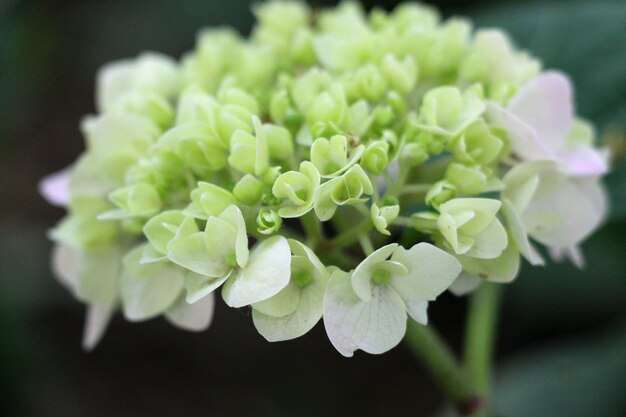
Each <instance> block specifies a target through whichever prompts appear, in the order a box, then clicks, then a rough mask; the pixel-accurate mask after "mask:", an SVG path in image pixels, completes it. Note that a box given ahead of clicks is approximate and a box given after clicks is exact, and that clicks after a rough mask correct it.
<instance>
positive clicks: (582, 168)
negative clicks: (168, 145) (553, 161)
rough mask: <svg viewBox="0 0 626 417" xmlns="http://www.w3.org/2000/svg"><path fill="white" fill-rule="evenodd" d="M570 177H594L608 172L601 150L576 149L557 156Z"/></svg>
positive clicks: (605, 159)
mask: <svg viewBox="0 0 626 417" xmlns="http://www.w3.org/2000/svg"><path fill="white" fill-rule="evenodd" d="M558 159H559V160H561V161H563V162H564V163H565V164H566V165H567V167H568V170H569V173H570V175H572V176H578V177H583V176H594V175H603V174H606V173H607V172H608V170H609V168H608V163H607V158H606V156H605V155H603V153H602V151H601V150H597V149H594V148H576V149H572V150H565V151H563V152H561V153H559V154H558Z"/></svg>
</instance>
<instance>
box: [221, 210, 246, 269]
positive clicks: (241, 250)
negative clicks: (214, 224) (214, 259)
mask: <svg viewBox="0 0 626 417" xmlns="http://www.w3.org/2000/svg"><path fill="white" fill-rule="evenodd" d="M219 217H220V219H222V220H224V221H225V222H228V223H229V224H230V225H231V226H233V227H234V228H235V229H236V230H237V236H236V238H235V254H236V255H237V265H239V266H240V267H241V268H244V267H245V266H246V265H247V264H248V256H249V250H248V234H247V233H246V221H245V220H244V218H243V214H242V213H241V210H239V207H237V206H235V205H232V206H230V207H228V208H227V209H226V210H224V211H223V212H222V214H221V215H220V216H219Z"/></svg>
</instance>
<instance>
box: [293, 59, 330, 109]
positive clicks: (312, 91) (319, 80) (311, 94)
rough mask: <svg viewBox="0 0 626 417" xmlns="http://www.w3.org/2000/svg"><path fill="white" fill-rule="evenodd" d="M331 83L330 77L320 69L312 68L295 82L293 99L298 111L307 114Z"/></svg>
mask: <svg viewBox="0 0 626 417" xmlns="http://www.w3.org/2000/svg"><path fill="white" fill-rule="evenodd" d="M330 81H331V78H330V75H328V73H326V72H324V71H322V70H320V69H319V68H312V69H310V70H309V71H307V72H306V73H305V74H304V75H301V76H300V77H298V78H297V79H296V80H294V82H293V84H292V85H291V97H292V99H293V102H294V103H295V105H296V108H297V109H298V111H299V112H301V113H303V114H304V113H306V111H307V110H308V108H309V106H310V105H311V103H313V101H314V100H315V99H316V97H317V96H318V95H319V94H320V93H321V92H322V91H324V90H325V89H326V88H327V87H328V85H329V84H330Z"/></svg>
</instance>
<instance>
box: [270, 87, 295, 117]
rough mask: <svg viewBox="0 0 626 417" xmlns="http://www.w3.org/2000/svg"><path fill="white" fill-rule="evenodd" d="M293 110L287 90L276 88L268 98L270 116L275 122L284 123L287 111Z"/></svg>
mask: <svg viewBox="0 0 626 417" xmlns="http://www.w3.org/2000/svg"><path fill="white" fill-rule="evenodd" d="M290 110H292V111H293V108H292V107H291V100H290V99H289V93H288V92H287V90H278V91H276V92H275V93H274V94H272V97H271V98H270V117H271V118H272V120H273V121H274V122H275V123H280V124H284V123H285V119H286V118H287V112H289V111H290Z"/></svg>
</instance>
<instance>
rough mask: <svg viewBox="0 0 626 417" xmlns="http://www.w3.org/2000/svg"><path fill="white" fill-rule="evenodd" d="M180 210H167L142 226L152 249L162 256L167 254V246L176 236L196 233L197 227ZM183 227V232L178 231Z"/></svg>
mask: <svg viewBox="0 0 626 417" xmlns="http://www.w3.org/2000/svg"><path fill="white" fill-rule="evenodd" d="M186 219H188V217H187V216H186V215H185V214H184V213H183V212H182V211H181V210H167V211H163V212H161V213H159V214H157V215H156V216H154V217H152V218H151V219H150V220H148V222H147V223H146V224H145V225H144V226H143V233H144V234H145V235H146V238H147V239H148V242H150V244H151V245H152V247H153V248H154V249H155V250H157V251H158V252H160V253H162V254H167V252H168V250H169V245H170V243H171V242H172V240H173V239H174V238H175V237H176V235H177V234H179V233H183V234H184V235H190V234H191V233H194V232H197V231H198V227H197V225H196V223H195V221H193V219H191V220H187V221H185V220H186ZM181 227H184V228H185V230H183V231H179V228H181Z"/></svg>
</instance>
